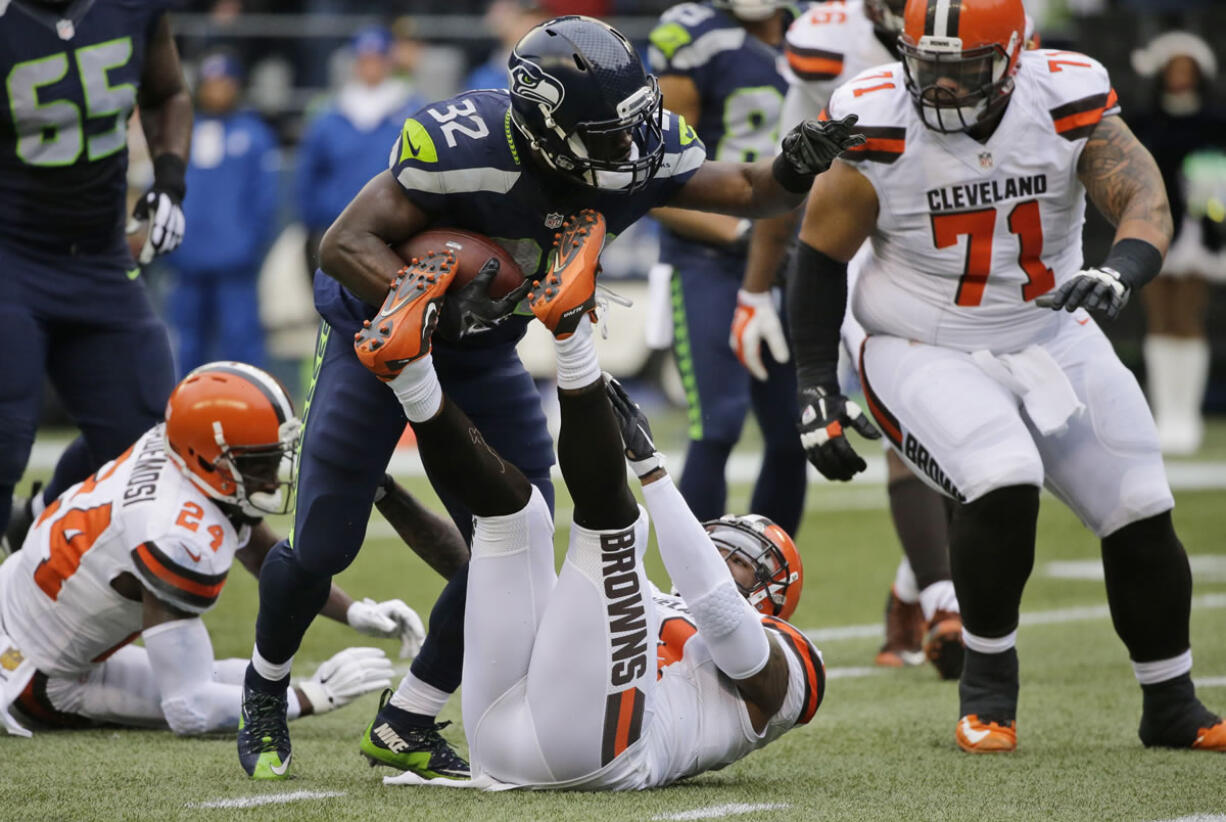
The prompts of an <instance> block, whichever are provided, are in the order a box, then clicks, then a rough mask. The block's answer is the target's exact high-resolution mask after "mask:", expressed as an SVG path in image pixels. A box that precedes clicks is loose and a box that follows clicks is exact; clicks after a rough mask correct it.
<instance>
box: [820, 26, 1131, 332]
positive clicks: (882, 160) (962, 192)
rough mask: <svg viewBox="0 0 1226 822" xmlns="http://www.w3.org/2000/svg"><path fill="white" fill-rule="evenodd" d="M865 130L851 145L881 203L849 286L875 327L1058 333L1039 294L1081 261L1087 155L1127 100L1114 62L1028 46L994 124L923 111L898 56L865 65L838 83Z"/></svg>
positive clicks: (840, 106)
mask: <svg viewBox="0 0 1226 822" xmlns="http://www.w3.org/2000/svg"><path fill="white" fill-rule="evenodd" d="M827 110H828V115H829V117H831V118H836V119H837V118H841V117H844V116H846V115H848V114H851V113H855V114H858V115H859V117H860V121H859V123H858V124H857V127H856V130H857V131H859V132H861V133H863V134H864V135H865V136H866V137H867V138H868V140H867V142H866V143H865V144H864V145H863V146H860V147H857V148H856V149H853V150H852V151H850V152H848V153H847V154H846V155H844V159H845V160H848V161H850V162H851V163H852V164H853V165H854V166H855V168H856V169H857V170H858V171H859V172H860V173H861V174H863V175H864V176H865V177H866V178H867V179H868V180H869V182H870V183H872V185H873V188H874V189H875V190H876V192H877V200H878V204H879V211H878V215H877V224H876V228H875V230H874V231H873V233H872V235H871V237H870V239H871V243H872V254H871V256H870V257H869V258H868V260H867V261H866V262H865V265H864V268H863V270H862V272H861V274H860V278H859V281H858V283H857V285H856V289H855V293H854V296H853V297H852V311H853V313H854V315H855V317H856V319H857V320H859V321H860V323H861V324H862V325H863V326H864V328H865V330H866V331H867V332H868V333H870V334H890V335H894V336H898V337H903V338H907V339H912V340H917V341H920V342H924V343H929V344H932V345H940V346H944V347H948V348H954V349H959V350H964V351H975V350H980V349H988V350H990V351H992V352H993V353H1004V352H1009V351H1016V350H1019V349H1021V348H1024V347H1026V346H1027V345H1029V344H1031V343H1033V342H1037V341H1039V340H1042V339H1046V338H1047V337H1048V336H1050V335H1052V334H1054V333H1055V329H1056V327H1057V323H1058V320H1059V317H1058V316H1057V315H1056V313H1055V312H1052V311H1050V310H1045V309H1040V308H1036V307H1035V306H1034V305H1032V302H1033V300H1034V298H1035V297H1037V296H1039V295H1040V294H1043V293H1044V292H1047V291H1050V290H1051V289H1052V288H1054V287H1055V286H1056V285H1057V284H1059V283H1062V282H1064V281H1065V280H1067V279H1068V278H1070V277H1072V276H1073V275H1074V274H1075V273H1076V272H1077V271H1079V270H1080V269H1081V268H1082V255H1081V229H1082V224H1083V223H1084V220H1085V188H1084V187H1083V186H1082V184H1081V182H1080V180H1079V179H1078V177H1077V162H1078V158H1079V157H1080V156H1081V151H1082V149H1083V148H1084V146H1085V143H1086V138H1087V137H1088V136H1089V134H1090V133H1091V132H1092V131H1093V130H1094V127H1095V125H1097V124H1098V123H1099V122H1100V121H1101V120H1102V118H1103V117H1106V116H1111V115H1114V114H1118V113H1119V106H1118V104H1117V102H1116V95H1115V91H1114V90H1113V89H1112V88H1111V84H1110V81H1109V79H1108V77H1107V72H1106V69H1104V68H1103V67H1102V65H1100V64H1099V63H1098V62H1097V61H1095V60H1093V59H1091V58H1089V57H1086V56H1085V55H1082V54H1077V53H1074V52H1065V51H1051V50H1035V51H1027V52H1023V54H1022V56H1021V64H1020V68H1019V70H1018V73H1017V76H1016V85H1015V88H1014V90H1013V93H1012V95H1011V97H1010V100H1009V104H1008V107H1007V108H1006V110H1005V114H1004V116H1003V118H1002V120H1001V122H1000V124H999V125H998V126H997V128H996V131H995V132H994V133H993V134H992V136H991V137H990V138H989V139H988V140H987V141H986V142H983V143H980V142H978V141H976V140H974V139H973V138H971V137H969V136H968V135H966V134H964V133H961V132H959V133H953V134H941V133H939V132H937V131H934V130H932V129H929V128H927V127H926V126H925V125H924V123H923V122H922V121H921V120H920V117H919V114H918V112H917V111H916V109H915V105H914V103H913V102H912V100H911V97H910V95H909V94H908V92H907V90H906V87H905V84H904V75H903V69H902V65H901V64H899V63H892V64H889V65H883V66H878V67H876V68H873V69H869V70H867V71H865V72H863V73H861V74H860V75H859V76H857V77H856V78H855V79H853V80H851V81H850V82H849V83H847V84H846V85H844V86H842V87H840V88H839V89H838V90H837V91H836V92H835V93H834V95H833V96H832V97H831V100H830V103H829V105H828V107H827Z"/></svg>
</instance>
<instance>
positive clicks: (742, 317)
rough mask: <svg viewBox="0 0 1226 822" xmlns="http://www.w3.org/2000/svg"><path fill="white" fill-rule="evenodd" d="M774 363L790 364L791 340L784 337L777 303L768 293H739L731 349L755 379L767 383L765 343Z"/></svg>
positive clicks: (744, 291) (742, 291)
mask: <svg viewBox="0 0 1226 822" xmlns="http://www.w3.org/2000/svg"><path fill="white" fill-rule="evenodd" d="M764 340H765V341H766V346H767V348H769V349H770V351H771V356H772V357H774V358H775V362H780V363H783V362H787V361H788V357H789V354H788V340H787V337H786V336H784V334H783V323H781V322H779V315H778V314H777V313H776V312H775V300H774V297H772V296H771V293H770V292H769V291H761V292H754V291H746V290H745V289H743V288H742V289H740V290H739V291H737V293H736V313H735V314H733V315H732V330H731V332H730V333H729V335H728V345H730V346H732V352H733V353H734V354H736V358H737V359H738V360H740V361H741V365H743V366H745V370H747V371H748V372H749V373H750V374H752V375H753V376H754V379H758V380H762V381H763V382H765V381H766V378H767V373H766V366H765V365H764V364H763V363H762V342H763V341H764Z"/></svg>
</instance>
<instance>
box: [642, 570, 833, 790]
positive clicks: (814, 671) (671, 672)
mask: <svg viewBox="0 0 1226 822" xmlns="http://www.w3.org/2000/svg"><path fill="white" fill-rule="evenodd" d="M653 601H654V603H655V606H656V613H657V617H658V619H659V626H660V630H659V643H658V645H657V665H658V671H659V674H658V675H659V682H658V683H657V687H656V691H655V714H654V717H653V718H652V720H651V724H650V725H649V726H648V727H647V728H646V730H645V731H644V734H643V735H644V737H645V739H644V742H645V744H646V745H647V752H646V753H647V761H648V770H649V773H650V775H649V777H648V779H647V784H646V785H644V787H650V786H656V785H667V784H669V783H671V782H675V781H677V780H678V779H684V778H685V777H687V776H693V775H694V774H698V773H702V772H703V771H710V770H718V769H720V768H723V767H724V766H726V765H730V764H731V763H733V762H735V761H737V760H738V759H741V758H743V757H745V756H747V755H748V754H749V753H751V752H752V751H755V750H757V749H758V748H761V747H762V746H764V745H766V744H768V743H770V742H773V741H774V740H776V739H778V738H779V737H780V736H782V735H783V733H784V732H786V731H789V730H791V729H792V728H794V727H796V726H798V725H804V724H807V723H808V722H809V720H811V719H812V718H813V714H814V713H815V712H816V711H817V707H818V705H819V704H820V703H821V700H822V696H823V695H824V690H825V669H824V668H823V666H822V656H821V652H819V651H818V650H817V648H815V647H813V644H812V643H811V642H809V640H808V639H806V638H805V636H804V634H802V633H801V632H800V631H799V630H797V629H796V628H794V627H792V626H791V625H789V624H788V623H786V622H784V621H783V620H781V619H775V618H774V617H763V618H762V623H763V625H764V626H765V627H766V629H767V635H768V636H769V637H770V639H771V640H772V641H773V642H775V643H777V644H778V645H780V646H781V647H782V648H783V649H784V653H785V654H786V656H787V660H788V691H787V696H786V698H785V699H784V702H783V706H782V707H781V708H780V709H779V711H778V712H776V714H775V716H773V717H772V718H771V719H770V721H769V722H768V723H767V726H766V728H765V729H764V730H763V732H762V733H761V734H758V733H757V732H756V731H754V729H753V725H752V723H751V722H750V719H749V712H748V710H747V709H746V707H745V700H744V699H742V698H741V695H740V693H739V692H738V691H737V689H736V685H735V683H734V682H733V681H732V680H731V679H729V678H728V677H727V676H726V675H725V674H723V673H722V672H721V671H720V670H719V668H718V667H716V665H715V662H713V661H712V659H711V653H710V651H708V650H707V645H706V643H705V642H704V641H703V639H702V636H701V635H700V634H699V633H698V629H697V628H696V627H695V626H694V623H693V621H692V620H691V619H690V616H689V610H688V608H686V605H685V602H684V601H683V600H682V599H681V598H680V597H677V596H670V595H668V594H664V593H661V592H660V591H658V590H657V591H654V592H653Z"/></svg>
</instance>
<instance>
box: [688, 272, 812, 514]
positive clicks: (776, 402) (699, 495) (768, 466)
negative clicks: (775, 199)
mask: <svg viewBox="0 0 1226 822" xmlns="http://www.w3.org/2000/svg"><path fill="white" fill-rule="evenodd" d="M741 271H742V266H741V265H740V263H739V261H738V262H737V265H736V266H735V268H732V267H729V266H727V265H720V263H719V262H718V261H712V260H710V259H706V258H702V257H696V258H693V259H691V258H690V257H683V258H682V259H680V260H678V264H677V266H676V267H675V268H674V270H673V279H672V295H673V330H674V335H673V353H674V354H675V355H676V358H677V366H678V367H679V368H680V370H681V379H682V383H683V384H684V386H685V393H686V402H687V404H688V406H689V422H690V427H689V436H690V445H689V449H688V451H687V453H686V459H685V468H684V469H683V470H682V473H681V482H680V485H679V488H680V490H681V493H682V495H683V496H684V497H685V501H686V502H687V503H689V505H690V508H691V509H692V510H693V511H694V515H695V516H697V517H698V519H699V520H708V519H714V518H716V517H720V516H723V515H724V514H725V513H727V509H726V508H725V503H726V498H727V495H728V487H727V481H726V479H725V469H726V463H727V460H728V456H729V454H731V452H732V447H733V446H734V445H736V443H737V440H739V439H740V438H741V427H742V426H743V425H744V423H745V415H746V414H747V413H748V411H749V409H750V407H751V406H752V408H753V410H754V415H755V417H757V420H758V426H759V427H760V428H761V429H762V437H763V440H764V441H765V449H764V453H763V455H762V468H761V471H760V472H759V474H758V479H757V482H756V483H755V484H754V490H753V497H752V498H751V500H750V506H749V510H750V512H751V513H754V514H762V515H764V516H767V517H770V518H771V519H772V520H774V521H775V522H776V523H778V524H779V525H780V526H781V527H782V528H783V529H784V530H785V531H787V532H788V533H789V534H791V535H793V536H795V534H796V529H797V528H798V527H799V525H800V518H801V514H802V513H803V512H804V504H805V481H806V478H805V471H806V463H805V452H804V449H802V448H801V447H800V437H799V435H798V434H797V432H796V419H797V416H798V411H797V404H796V372H795V370H794V367H793V365H792V363H791V362H788V363H783V364H780V363H777V362H775V360H774V358H772V357H771V356H770V352H769V351H767V350H766V345H765V343H763V346H762V348H763V351H762V359H763V362H764V363H765V365H766V368H767V372H768V374H769V379H768V380H767V381H766V382H761V381H759V380H756V379H754V378H753V377H752V376H750V374H749V372H748V371H746V370H745V368H744V367H743V366H742V365H741V364H740V362H739V361H738V360H737V358H736V354H734V353H733V351H732V349H731V348H730V347H729V345H728V333H729V330H730V329H731V327H732V315H733V313H734V312H735V310H736V292H737V289H738V288H740V284H741V279H740V273H741Z"/></svg>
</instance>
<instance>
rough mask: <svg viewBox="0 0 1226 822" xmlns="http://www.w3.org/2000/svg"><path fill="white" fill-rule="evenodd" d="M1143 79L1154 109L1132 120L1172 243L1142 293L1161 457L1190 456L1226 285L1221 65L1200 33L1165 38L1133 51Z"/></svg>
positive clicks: (1197, 438)
mask: <svg viewBox="0 0 1226 822" xmlns="http://www.w3.org/2000/svg"><path fill="white" fill-rule="evenodd" d="M1132 64H1133V67H1134V68H1135V69H1136V71H1137V73H1138V74H1140V75H1141V76H1142V77H1155V76H1156V77H1157V80H1158V82H1157V87H1156V89H1155V92H1156V97H1157V100H1156V106H1155V109H1154V111H1153V112H1152V113H1151V114H1150V115H1149V116H1148V117H1137V118H1131V119H1132V120H1133V123H1134V127H1135V128H1136V131H1137V135H1138V137H1139V138H1140V139H1141V141H1142V142H1143V143H1144V144H1145V145H1146V146H1147V147H1148V148H1149V150H1150V151H1151V152H1152V153H1153V155H1154V158H1155V159H1156V160H1157V161H1158V167H1159V169H1160V170H1161V171H1162V178H1163V181H1164V182H1165V183H1166V190H1167V196H1168V198H1169V199H1170V203H1171V215H1172V217H1173V218H1174V221H1175V239H1174V241H1173V242H1172V244H1171V248H1170V250H1169V251H1168V252H1167V255H1166V262H1165V263H1164V265H1163V268H1162V275H1161V276H1160V277H1159V278H1158V279H1157V280H1155V281H1154V282H1152V283H1150V285H1149V287H1147V288H1146V289H1145V291H1144V292H1143V298H1144V304H1145V308H1146V316H1147V323H1148V334H1147V336H1146V337H1145V342H1144V354H1145V367H1146V373H1147V374H1148V383H1149V395H1150V397H1149V398H1150V403H1151V404H1152V405H1153V407H1154V418H1155V420H1156V422H1157V423H1158V437H1159V439H1160V441H1161V444H1162V450H1163V451H1164V452H1166V453H1171V454H1187V453H1191V452H1193V451H1195V450H1196V449H1197V448H1198V447H1199V446H1200V443H1201V439H1202V436H1203V433H1204V425H1203V421H1202V419H1201V413H1200V409H1201V402H1202V400H1203V399H1204V394H1205V385H1206V382H1207V380H1208V376H1209V340H1208V337H1207V335H1206V313H1207V309H1208V303H1209V282H1210V281H1211V280H1214V281H1218V282H1221V281H1223V280H1226V256H1224V255H1223V253H1222V234H1221V232H1222V219H1223V214H1222V210H1223V199H1226V193H1224V192H1223V190H1222V187H1223V185H1224V184H1226V180H1224V179H1223V165H1224V164H1226V156H1224V155H1223V153H1222V150H1223V149H1226V116H1224V115H1223V113H1222V112H1220V111H1215V110H1213V109H1212V108H1211V107H1210V105H1209V99H1208V97H1209V91H1210V84H1211V83H1212V81H1213V79H1214V77H1215V75H1216V73H1217V61H1216V60H1215V59H1214V56H1213V51H1212V50H1211V49H1210V48H1209V45H1208V44H1207V43H1206V42H1205V41H1204V40H1202V39H1201V38H1200V37H1197V36H1196V35H1194V34H1190V33H1188V32H1183V31H1172V32H1167V33H1166V34H1163V35H1161V36H1159V37H1157V38H1155V39H1154V40H1153V41H1152V42H1150V43H1149V45H1147V46H1146V47H1145V48H1143V49H1138V50H1137V51H1135V52H1133V55H1132Z"/></svg>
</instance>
